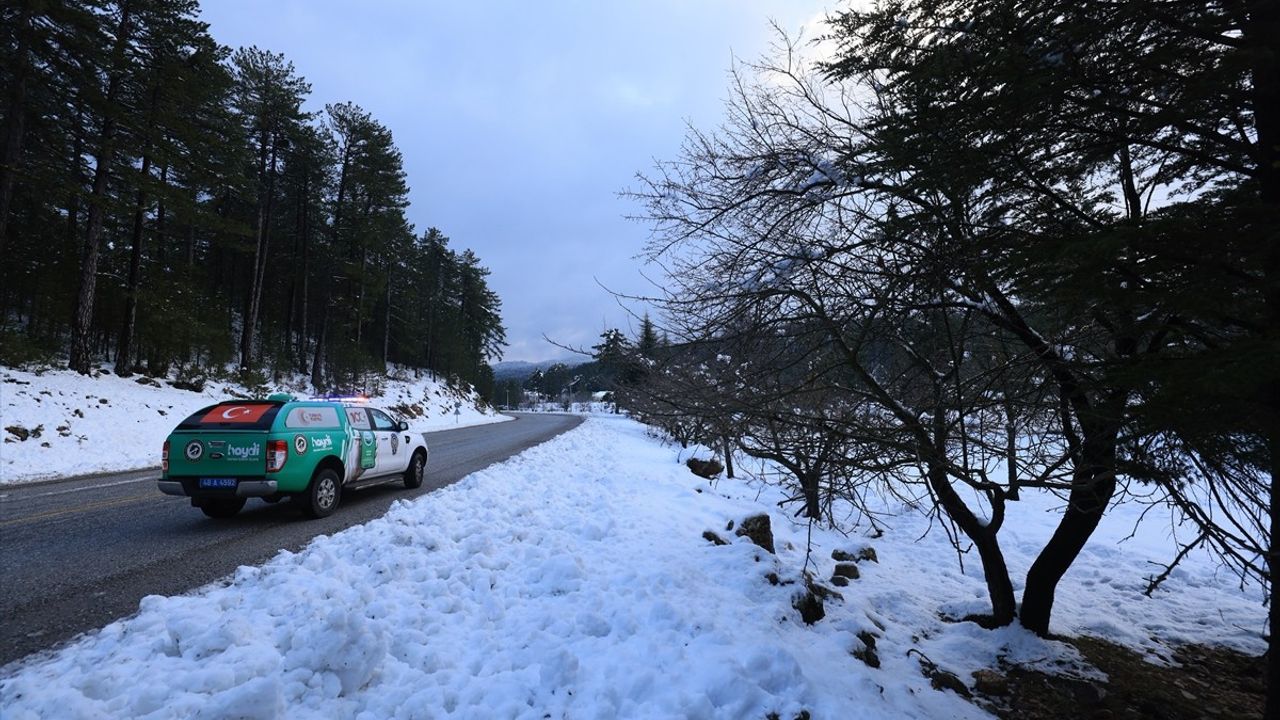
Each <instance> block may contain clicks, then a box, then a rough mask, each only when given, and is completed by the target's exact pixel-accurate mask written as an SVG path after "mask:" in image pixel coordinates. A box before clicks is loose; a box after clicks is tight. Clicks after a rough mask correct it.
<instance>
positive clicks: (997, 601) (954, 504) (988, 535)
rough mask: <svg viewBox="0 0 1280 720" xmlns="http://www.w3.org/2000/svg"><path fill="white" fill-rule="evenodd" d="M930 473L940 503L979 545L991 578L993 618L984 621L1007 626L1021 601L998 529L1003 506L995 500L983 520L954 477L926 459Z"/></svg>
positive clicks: (975, 544)
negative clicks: (955, 484) (953, 483)
mask: <svg viewBox="0 0 1280 720" xmlns="http://www.w3.org/2000/svg"><path fill="white" fill-rule="evenodd" d="M925 464H926V467H927V472H926V476H927V479H928V481H929V487H930V488H932V489H933V493H934V495H935V496H936V497H937V498H938V504H940V505H941V506H942V509H943V510H944V511H945V512H946V513H947V516H948V517H950V518H951V520H952V521H953V522H955V524H956V526H957V527H959V528H960V531H961V532H963V533H964V534H965V537H967V538H969V540H970V541H972V542H973V545H974V547H976V548H977V549H978V558H979V559H980V560H981V561H982V574H983V577H985V578H986V581H987V595H988V597H989V598H990V600H991V621H990V623H983V624H984V625H990V626H991V627H1003V626H1005V625H1008V624H1009V623H1011V622H1013V618H1014V616H1015V615H1016V612H1017V603H1016V602H1015V601H1014V597H1013V581H1012V580H1011V579H1010V577H1009V566H1008V564H1006V563H1005V559H1004V551H1002V550H1001V549H1000V539H999V537H998V535H997V534H998V533H999V531H1000V525H1001V521H1002V518H1003V513H1004V511H1003V507H1002V506H1000V507H998V506H997V503H998V502H1002V501H999V500H993V501H992V515H993V517H992V519H991V522H989V523H983V522H981V521H980V520H978V517H977V516H976V515H974V514H973V512H972V511H971V510H969V507H968V506H967V505H965V503H964V500H963V499H962V498H961V497H960V495H959V494H958V493H956V491H955V488H953V487H952V486H951V479H950V478H948V477H947V472H946V470H945V469H943V468H942V467H941V466H940V465H937V464H936V463H931V462H928V461H927V460H926V463H925Z"/></svg>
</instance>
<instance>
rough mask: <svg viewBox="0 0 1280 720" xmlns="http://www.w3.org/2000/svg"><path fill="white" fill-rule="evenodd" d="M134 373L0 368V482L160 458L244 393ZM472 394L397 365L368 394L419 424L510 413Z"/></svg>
mask: <svg viewBox="0 0 1280 720" xmlns="http://www.w3.org/2000/svg"><path fill="white" fill-rule="evenodd" d="M139 379H141V378H139V376H134V377H130V378H122V377H119V376H118V375H114V374H111V373H100V374H98V375H97V377H89V376H85V375H81V374H79V373H76V372H72V371H70V370H46V371H44V372H41V373H38V374H37V373H33V372H26V371H23V370H16V369H13V368H0V436H2V437H3V438H4V440H3V441H0V485H3V484H6V483H18V482H29V481H32V480H41V479H45V478H51V477H63V476H67V475H77V474H83V473H93V472H112V471H118V470H134V469H138V468H143V467H150V466H159V464H160V446H161V445H162V444H163V443H164V439H165V438H166V437H167V436H168V435H169V433H170V432H171V431H172V430H173V428H174V427H175V426H177V424H178V423H179V422H181V421H182V419H183V418H185V417H187V416H188V415H190V414H191V413H193V412H195V411H196V410H199V409H200V408H202V407H204V406H206V405H212V404H213V403H216V402H220V401H222V400H230V399H232V398H235V397H246V396H248V395H249V393H248V391H247V390H245V389H244V388H242V387H239V386H237V385H234V384H230V383H222V382H215V381H210V382H208V383H206V384H205V388H204V391H203V392H199V393H197V392H192V391H190V390H180V389H178V388H174V387H171V386H170V385H168V384H166V383H163V382H158V384H156V385H142V384H139V383H138V380H139ZM281 389H282V390H285V391H286V392H295V394H297V395H298V396H299V397H307V394H306V393H303V392H297V391H290V390H289V389H288V388H281ZM273 392H274V390H273ZM477 401H478V398H477V397H476V395H475V393H474V392H469V391H468V392H465V393H460V392H458V391H456V390H452V389H450V388H449V387H448V386H447V385H446V384H445V383H444V382H443V381H436V380H432V379H431V378H430V376H427V375H424V376H423V377H421V378H414V377H413V373H412V371H404V370H402V369H398V370H396V371H395V372H394V373H393V378H392V379H388V380H387V381H386V384H385V386H384V388H383V392H382V394H381V395H378V396H374V397H371V398H370V399H369V402H370V404H371V405H374V406H375V407H393V406H395V405H406V406H417V407H418V408H419V409H420V410H421V416H420V417H415V418H410V419H409V426H410V429H412V430H415V431H418V432H428V431H431V430H446V429H449V428H453V427H464V426H467V425H479V424H483V423H491V422H501V421H503V420H510V419H511V418H509V417H507V416H505V415H500V414H498V413H496V412H494V411H492V410H488V409H481V408H479V407H478V402H477ZM459 405H460V406H459ZM455 409H457V410H459V411H460V413H459V414H457V415H455V414H454V410H455ZM15 425H16V426H21V427H22V428H23V429H25V430H26V431H28V432H33V431H35V430H36V429H37V428H40V431H39V436H38V437H34V436H29V437H28V438H27V439H26V440H19V438H18V436H15V435H14V434H13V433H11V432H9V431H7V430H5V429H4V428H7V427H11V426H15Z"/></svg>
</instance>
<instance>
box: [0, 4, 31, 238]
mask: <svg viewBox="0 0 1280 720" xmlns="http://www.w3.org/2000/svg"><path fill="white" fill-rule="evenodd" d="M17 22H18V27H17V35H18V47H17V68H16V72H15V73H14V77H13V87H12V88H11V94H10V96H9V108H8V110H7V111H6V113H5V130H4V155H3V156H0V257H4V256H5V255H4V247H5V238H6V236H7V235H8V231H9V207H10V205H11V203H12V202H13V186H14V184H15V183H16V181H17V177H18V165H19V163H20V160H21V159H22V135H23V131H24V129H25V126H26V115H27V107H26V106H27V77H28V76H29V75H30V74H31V59H30V58H29V57H27V56H28V54H29V53H30V52H31V2H29V1H28V2H24V3H22V9H21V10H20V11H18V21H17Z"/></svg>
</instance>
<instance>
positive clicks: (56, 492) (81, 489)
mask: <svg viewBox="0 0 1280 720" xmlns="http://www.w3.org/2000/svg"><path fill="white" fill-rule="evenodd" d="M148 480H155V478H153V477H143V478H137V479H136V480H117V481H115V482H109V483H102V484H101V485H85V486H84V487H77V488H68V489H66V490H50V491H49V492H42V493H36V494H34V495H23V496H21V497H18V498H14V499H15V500H25V499H26V498H39V497H49V496H51V495H66V494H68V493H78V492H84V491H85V490H96V489H98V488H105V487H114V486H116V485H129V484H131V483H140V482H146V481H148Z"/></svg>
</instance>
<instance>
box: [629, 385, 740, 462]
mask: <svg viewBox="0 0 1280 720" xmlns="http://www.w3.org/2000/svg"><path fill="white" fill-rule="evenodd" d="M613 407H614V411H615V412H616V411H617V408H618V405H617V403H615V404H614V406H613ZM720 444H721V445H722V446H723V447H724V472H725V477H727V478H729V479H730V480H732V479H733V444H732V443H730V442H729V436H728V435H725V436H723V437H721V438H720Z"/></svg>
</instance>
